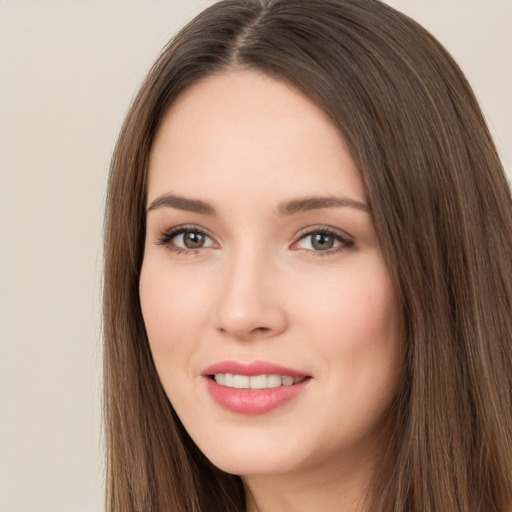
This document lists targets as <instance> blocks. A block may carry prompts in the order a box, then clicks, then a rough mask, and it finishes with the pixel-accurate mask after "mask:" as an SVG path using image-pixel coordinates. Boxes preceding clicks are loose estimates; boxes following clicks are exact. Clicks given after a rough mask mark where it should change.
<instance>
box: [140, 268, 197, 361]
mask: <svg viewBox="0 0 512 512" xmlns="http://www.w3.org/2000/svg"><path fill="white" fill-rule="evenodd" d="M188 277H190V276H188ZM139 293H140V301H141V308H142V315H143V318H144V324H145V326H146V331H147V334H148V338H149V344H150V347H151V351H152V353H153V357H154V359H155V364H156V366H157V368H159V366H161V364H162V361H163V362H165V364H169V363H172V361H175V362H178V361H179V362H181V363H183V361H182V360H181V359H179V358H178V356H179V355H180V354H183V353H186V352H187V351H188V350H190V349H192V348H193V342H194V340H197V339H198V337H197V335H196V334H197V331H198V329H199V328H200V325H201V320H202V318H201V312H203V311H204V307H203V304H204V302H205V300H204V290H201V289H198V288H197V286H193V285H192V284H191V282H190V279H187V278H186V276H184V275H183V274H181V273H180V272H178V271H173V272H169V269H168V268H167V269H166V268H160V267H159V266H158V265H155V264H145V265H143V267H142V271H141V277H140V283H139ZM180 341H185V343H181V342H180Z"/></svg>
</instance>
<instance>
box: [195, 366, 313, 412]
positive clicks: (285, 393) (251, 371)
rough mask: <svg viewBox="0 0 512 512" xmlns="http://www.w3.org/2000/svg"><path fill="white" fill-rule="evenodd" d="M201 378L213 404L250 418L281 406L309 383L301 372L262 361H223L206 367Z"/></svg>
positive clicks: (309, 378)
mask: <svg viewBox="0 0 512 512" xmlns="http://www.w3.org/2000/svg"><path fill="white" fill-rule="evenodd" d="M203 377H205V381H206V386H207V389H208V392H209V394H210V396H211V397H212V398H213V400H214V401H215V402H216V403H217V404H219V405H221V406H222V407H223V408H225V409H227V410H229V411H231V412H235V413H239V414H250V415H251V414H263V413H266V412H269V411H271V410H273V409H275V408H277V407H280V406H281V405H284V404H285V403H286V402H288V401H289V400H291V399H293V398H295V397H296V396H298V395H299V394H300V393H302V391H304V390H305V389H306V387H307V385H308V383H309V381H310V380H311V377H310V376H308V375H306V374H305V373H303V372H300V371H298V370H295V369H293V368H288V367H285V366H281V365H277V364H274V363H269V362H265V361H255V362H252V363H249V364H245V363H240V362H236V361H223V362H220V363H217V364H214V365H212V366H209V367H208V368H206V369H205V370H204V372H203Z"/></svg>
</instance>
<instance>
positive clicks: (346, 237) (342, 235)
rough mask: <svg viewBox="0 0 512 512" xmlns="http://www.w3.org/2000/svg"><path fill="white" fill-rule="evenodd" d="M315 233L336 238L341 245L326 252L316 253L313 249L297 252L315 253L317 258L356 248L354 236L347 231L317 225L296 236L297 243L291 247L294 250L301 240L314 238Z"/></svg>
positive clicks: (302, 230)
mask: <svg viewBox="0 0 512 512" xmlns="http://www.w3.org/2000/svg"><path fill="white" fill-rule="evenodd" d="M315 233H323V234H327V235H330V236H333V237H335V238H336V239H337V240H338V241H339V242H340V244H339V245H338V246H337V247H334V248H332V249H326V250H324V251H315V250H312V249H304V248H295V250H303V251H307V252H310V253H313V254H314V255H315V256H327V255H329V254H334V253H337V252H341V251H346V250H349V249H352V248H354V247H355V240H354V237H353V236H352V235H350V234H349V233H347V232H346V231H343V230H341V229H338V228H333V227H331V226H325V225H316V226H308V227H306V228H303V229H301V230H300V231H299V232H298V233H297V234H296V235H295V241H294V242H293V244H292V245H291V248H292V249H293V248H294V246H296V245H297V244H298V243H299V242H300V241H301V240H303V239H304V238H306V237H308V236H312V235H314V234H315Z"/></svg>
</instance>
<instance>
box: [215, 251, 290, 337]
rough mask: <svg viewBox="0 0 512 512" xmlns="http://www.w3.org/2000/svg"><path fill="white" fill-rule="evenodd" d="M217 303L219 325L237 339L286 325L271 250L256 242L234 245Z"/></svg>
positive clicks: (276, 329)
mask: <svg viewBox="0 0 512 512" xmlns="http://www.w3.org/2000/svg"><path fill="white" fill-rule="evenodd" d="M225 264H226V266H225V268H224V270H223V274H222V283H221V286H220V290H219V293H220V295H219V300H218V305H217V323H218V328H219V329H220V330H221V331H223V332H224V333H227V334H230V335H231V336H233V337H236V338H240V339H242V338H246V337H248V336H255V335H256V334H258V335H266V336H271V335H275V334H278V333H280V332H282V330H284V329H285V328H286V322H287V321H286V314H285V310H284V305H283V304H282V301H281V300H280V299H281V298H280V297H279V295H278V291H277V290H278V287H277V286H276V285H277V282H276V281H277V280H278V275H277V274H278V273H277V272H276V265H275V263H274V262H273V261H272V257H271V256H270V254H269V252H268V251H265V250H261V249H260V250H258V249H257V248H255V245H254V244H247V243H246V244H244V245H242V244H241V245H240V246H238V247H237V248H233V250H232V251H231V254H230V255H229V257H227V258H226V262H225Z"/></svg>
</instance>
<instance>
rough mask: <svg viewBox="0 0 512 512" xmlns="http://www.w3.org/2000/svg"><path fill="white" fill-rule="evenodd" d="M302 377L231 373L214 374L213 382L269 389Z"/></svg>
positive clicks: (246, 387)
mask: <svg viewBox="0 0 512 512" xmlns="http://www.w3.org/2000/svg"><path fill="white" fill-rule="evenodd" d="M303 380H304V377H295V378H294V377H290V376H289V375H255V376H252V377H249V376H248V375H233V374H231V373H217V374H215V382H216V383H217V384H220V385H221V386H226V387H228V388H235V389H270V388H278V387H280V386H293V385H294V384H298V383H299V382H302V381H303Z"/></svg>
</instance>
